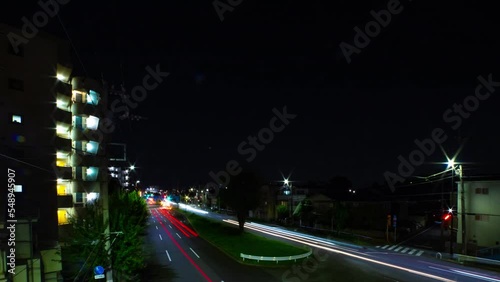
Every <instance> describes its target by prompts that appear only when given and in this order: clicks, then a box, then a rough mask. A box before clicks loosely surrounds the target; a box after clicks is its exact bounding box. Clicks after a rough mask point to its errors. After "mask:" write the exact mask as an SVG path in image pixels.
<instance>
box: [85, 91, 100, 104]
mask: <svg viewBox="0 0 500 282" xmlns="http://www.w3.org/2000/svg"><path fill="white" fill-rule="evenodd" d="M98 103H99V93H97V92H95V91H94V90H90V91H89V94H88V95H87V104H92V105H97V104H98Z"/></svg>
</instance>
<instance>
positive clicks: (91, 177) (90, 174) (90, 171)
mask: <svg viewBox="0 0 500 282" xmlns="http://www.w3.org/2000/svg"><path fill="white" fill-rule="evenodd" d="M98 174H99V168H98V167H88V168H87V169H86V170H85V180H86V181H96V180H97V176H98Z"/></svg>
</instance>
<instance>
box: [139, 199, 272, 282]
mask: <svg viewBox="0 0 500 282" xmlns="http://www.w3.org/2000/svg"><path fill="white" fill-rule="evenodd" d="M150 211H151V215H152V216H151V219H150V225H149V227H148V235H147V236H148V241H149V243H150V244H151V245H152V246H153V247H154V249H155V254H154V255H155V258H156V262H157V264H159V265H164V266H167V267H168V268H169V269H171V270H173V272H174V273H175V277H173V278H172V277H171V276H170V275H169V276H168V278H167V276H166V275H165V277H162V276H160V277H156V278H151V279H150V280H148V281H175V282H198V281H200V282H201V281H214V282H215V281H224V282H228V281H229V282H230V281H235V282H236V281H241V282H247V281H248V282H253V281H275V280H273V279H274V278H273V276H272V275H271V274H269V273H268V272H267V271H266V270H264V269H260V268H257V267H252V266H247V265H242V264H240V263H238V262H236V261H234V260H233V259H231V258H230V257H229V256H227V255H226V254H224V253H223V252H221V251H220V250H219V249H217V248H215V247H214V246H213V245H211V244H209V243H207V242H206V241H205V240H203V239H201V238H200V237H199V236H197V234H196V233H195V232H194V231H193V230H192V229H190V228H189V227H187V226H183V223H182V222H180V221H178V220H176V219H175V218H173V217H172V216H170V215H169V213H168V211H167V210H166V209H164V208H156V207H151V208H150Z"/></svg>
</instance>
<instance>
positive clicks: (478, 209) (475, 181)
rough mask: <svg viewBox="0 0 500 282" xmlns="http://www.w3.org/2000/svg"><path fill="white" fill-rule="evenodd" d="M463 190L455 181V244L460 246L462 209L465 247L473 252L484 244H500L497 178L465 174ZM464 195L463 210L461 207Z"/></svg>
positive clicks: (499, 200) (499, 205) (498, 183)
mask: <svg viewBox="0 0 500 282" xmlns="http://www.w3.org/2000/svg"><path fill="white" fill-rule="evenodd" d="M463 186H464V187H463V188H464V191H463V193H462V188H461V184H460V182H458V205H457V206H458V216H457V219H458V226H457V227H458V232H457V245H458V246H459V247H458V250H457V252H460V250H461V249H462V248H461V246H462V237H463V236H462V234H463V233H462V231H463V226H462V213H463V212H465V218H466V220H465V238H466V244H467V249H468V250H469V252H471V251H472V253H473V254H474V253H475V252H476V251H477V250H480V249H483V248H491V247H495V246H496V247H499V248H500V180H491V178H490V180H489V179H485V178H465V179H464V182H463ZM462 197H464V205H465V210H464V209H463V207H462Z"/></svg>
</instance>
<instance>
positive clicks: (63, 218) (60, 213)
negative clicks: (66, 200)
mask: <svg viewBox="0 0 500 282" xmlns="http://www.w3.org/2000/svg"><path fill="white" fill-rule="evenodd" d="M57 223H58V224H59V225H63V224H69V220H68V211H66V210H64V209H59V210H57Z"/></svg>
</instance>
